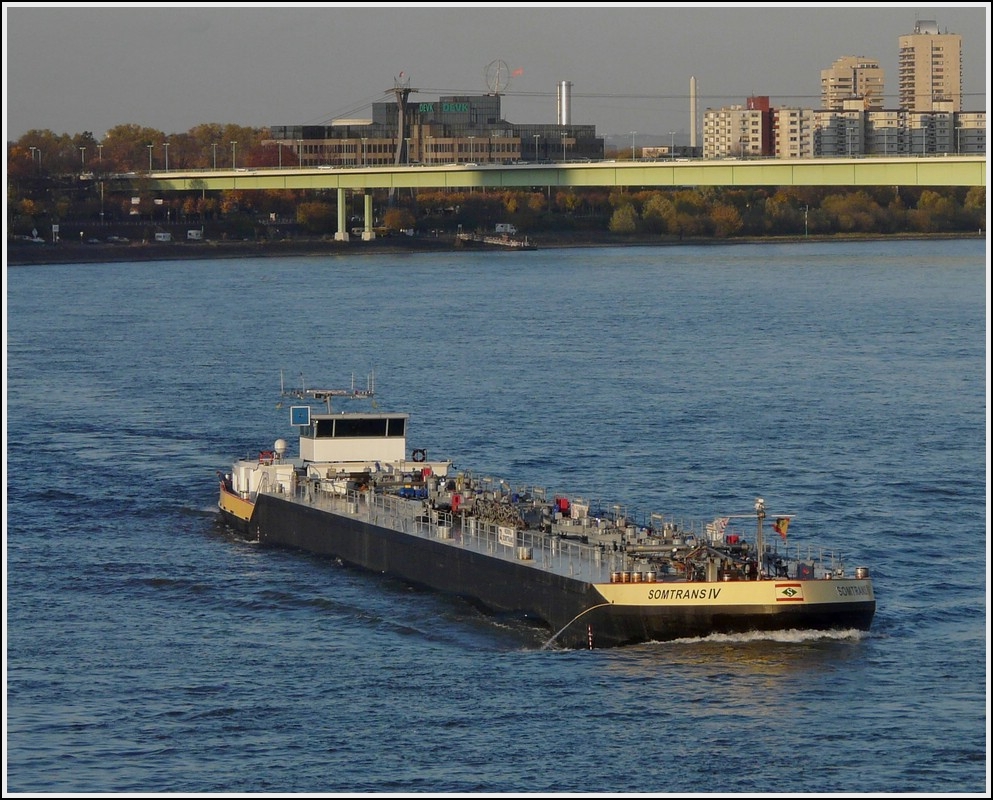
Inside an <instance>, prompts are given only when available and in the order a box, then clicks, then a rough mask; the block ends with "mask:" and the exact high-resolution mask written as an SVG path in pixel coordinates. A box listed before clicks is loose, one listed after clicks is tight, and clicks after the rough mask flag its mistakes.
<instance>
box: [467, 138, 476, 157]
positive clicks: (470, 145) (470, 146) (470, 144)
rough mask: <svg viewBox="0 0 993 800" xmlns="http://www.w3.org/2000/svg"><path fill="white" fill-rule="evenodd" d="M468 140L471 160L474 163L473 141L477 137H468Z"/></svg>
mask: <svg viewBox="0 0 993 800" xmlns="http://www.w3.org/2000/svg"><path fill="white" fill-rule="evenodd" d="M466 138H467V139H468V140H469V160H470V161H472V140H473V139H475V138H476V137H475V136H468V137H466Z"/></svg>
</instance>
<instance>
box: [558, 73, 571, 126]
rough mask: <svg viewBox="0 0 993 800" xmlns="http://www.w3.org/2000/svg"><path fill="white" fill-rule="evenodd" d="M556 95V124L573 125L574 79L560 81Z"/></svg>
mask: <svg viewBox="0 0 993 800" xmlns="http://www.w3.org/2000/svg"><path fill="white" fill-rule="evenodd" d="M555 97H556V102H555V105H556V115H555V116H556V124H557V125H572V81H559V85H558V91H557V92H556V93H555Z"/></svg>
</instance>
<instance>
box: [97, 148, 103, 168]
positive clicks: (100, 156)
mask: <svg viewBox="0 0 993 800" xmlns="http://www.w3.org/2000/svg"><path fill="white" fill-rule="evenodd" d="M97 158H98V159H99V161H100V163H101V164H103V145H102V144H98V145H97Z"/></svg>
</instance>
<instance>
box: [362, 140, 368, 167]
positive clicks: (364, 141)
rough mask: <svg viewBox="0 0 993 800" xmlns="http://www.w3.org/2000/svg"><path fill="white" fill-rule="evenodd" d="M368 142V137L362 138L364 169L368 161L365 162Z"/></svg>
mask: <svg viewBox="0 0 993 800" xmlns="http://www.w3.org/2000/svg"><path fill="white" fill-rule="evenodd" d="M368 141H369V137H367V136H363V137H362V166H363V167H364V166H365V164H366V161H365V143H366V142H368Z"/></svg>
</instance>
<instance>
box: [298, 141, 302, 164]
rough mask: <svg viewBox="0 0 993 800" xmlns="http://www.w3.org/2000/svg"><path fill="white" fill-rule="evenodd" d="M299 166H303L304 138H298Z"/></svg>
mask: <svg viewBox="0 0 993 800" xmlns="http://www.w3.org/2000/svg"><path fill="white" fill-rule="evenodd" d="M297 166H298V167H302V166H303V139H297Z"/></svg>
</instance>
